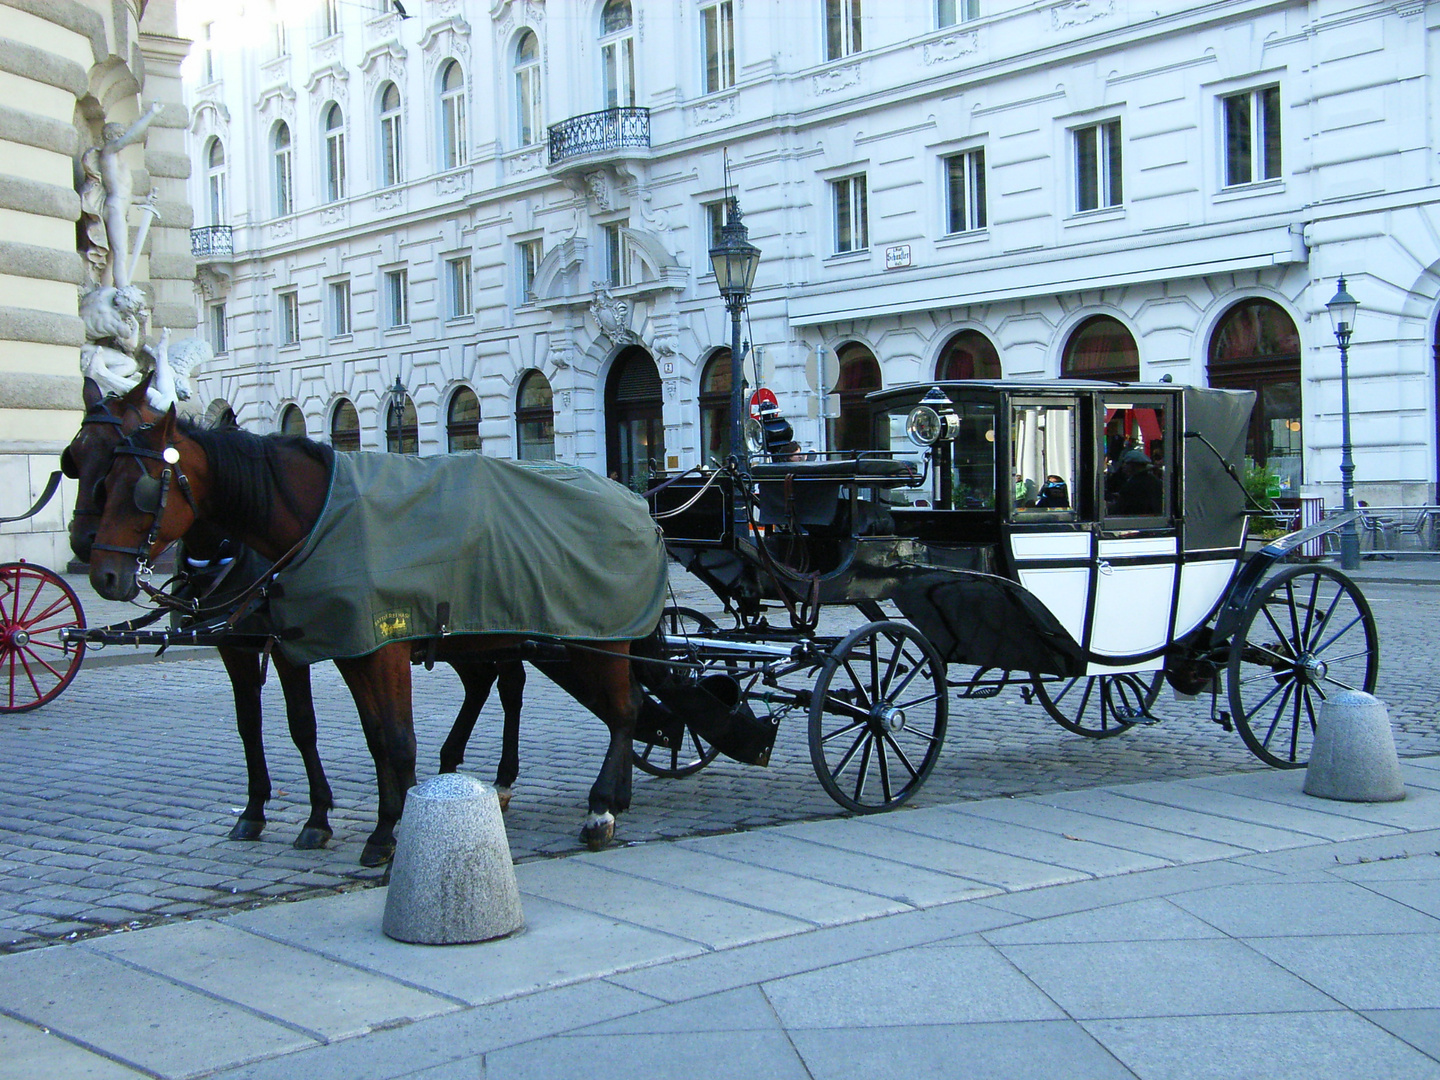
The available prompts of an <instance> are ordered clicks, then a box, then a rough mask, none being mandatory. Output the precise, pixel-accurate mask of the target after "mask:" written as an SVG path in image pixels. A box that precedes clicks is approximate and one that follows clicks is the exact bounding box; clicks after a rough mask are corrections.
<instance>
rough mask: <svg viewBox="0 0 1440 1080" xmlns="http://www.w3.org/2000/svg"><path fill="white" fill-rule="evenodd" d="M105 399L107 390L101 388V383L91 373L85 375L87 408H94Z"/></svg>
mask: <svg viewBox="0 0 1440 1080" xmlns="http://www.w3.org/2000/svg"><path fill="white" fill-rule="evenodd" d="M104 400H105V391H104V390H101V389H100V384H99V383H97V382H96V381H95V380H94V379H92V378H90V376H89V375H86V376H85V408H86V409H93V408H94V407H95V406H96V405H99V404H100V402H102V401H104Z"/></svg>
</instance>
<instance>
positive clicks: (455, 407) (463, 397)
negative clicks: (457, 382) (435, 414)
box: [445, 386, 480, 454]
mask: <svg viewBox="0 0 1440 1080" xmlns="http://www.w3.org/2000/svg"><path fill="white" fill-rule="evenodd" d="M445 445H446V447H447V448H448V449H449V451H450V453H452V454H457V453H459V452H461V451H462V450H479V449H480V399H479V398H478V397H476V396H475V391H474V390H471V389H470V388H469V387H468V386H461V387H458V388H457V389H456V390H455V393H453V394H451V395H450V407H449V408H448V409H446V410H445Z"/></svg>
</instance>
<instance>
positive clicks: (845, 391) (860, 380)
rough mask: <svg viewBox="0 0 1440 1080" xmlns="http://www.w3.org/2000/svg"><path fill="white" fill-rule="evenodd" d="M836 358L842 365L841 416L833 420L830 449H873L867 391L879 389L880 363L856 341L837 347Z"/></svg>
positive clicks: (838, 387)
mask: <svg viewBox="0 0 1440 1080" xmlns="http://www.w3.org/2000/svg"><path fill="white" fill-rule="evenodd" d="M835 359H836V360H837V361H838V362H839V366H840V380H839V382H837V383H836V384H835V393H836V395H837V396H838V397H839V398H840V416H839V417H838V418H837V419H835V420H833V421H831V423H832V424H834V427H833V429H832V435H831V439H830V449H832V450H873V449H875V446H876V442H875V433H874V431H873V430H872V429H871V422H870V410H869V408H868V407H867V406H866V405H865V395H866V394H868V393H869V392H870V391H871V390H879V389H880V364H879V362H878V361H877V360H876V359H875V354H874V353H872V352H871V351H870V350H869V349H867V348H866V347H865V346H864V345H861V344H860V343H859V342H855V341H852V342H851V343H850V344H849V345H842V346H840V348H838V349H836V350H835Z"/></svg>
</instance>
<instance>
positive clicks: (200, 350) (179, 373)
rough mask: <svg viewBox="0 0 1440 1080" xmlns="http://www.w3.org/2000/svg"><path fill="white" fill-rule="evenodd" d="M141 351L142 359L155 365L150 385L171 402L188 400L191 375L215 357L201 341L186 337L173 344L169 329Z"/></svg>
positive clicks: (206, 342) (190, 391) (192, 390)
mask: <svg viewBox="0 0 1440 1080" xmlns="http://www.w3.org/2000/svg"><path fill="white" fill-rule="evenodd" d="M140 351H141V354H142V356H147V357H149V358H150V359H151V360H152V362H153V364H154V368H155V382H154V384H153V385H154V386H155V387H156V388H157V389H159V390H160V391H162V392H163V393H164V394H165V395H166V396H167V397H168V398H169V399H170V400H172V401H173V400H179V401H189V400H190V397H191V395H192V394H193V393H194V389H193V387H192V386H191V385H190V372H191V371H193V370H194V369H195V368H196V367H197V366H199V365H200V364H203V363H205V362H206V361H208V360H212V359H214V357H215V353H214V351H213V350H212V349H211V348H210V343H209V342H208V341H206V340H205V339H204V338H198V337H188V338H180V339H179V340H178V341H175V342H172V341H171V340H170V330H169V328H168V327H167V328H166V329H164V330H161V331H160V341H159V344H157V345H156V346H155V348H154V349H151V348H150V346H148V345H147V346H145V347H143V348H142V349H141V350H140ZM153 392H154V391H152V393H153Z"/></svg>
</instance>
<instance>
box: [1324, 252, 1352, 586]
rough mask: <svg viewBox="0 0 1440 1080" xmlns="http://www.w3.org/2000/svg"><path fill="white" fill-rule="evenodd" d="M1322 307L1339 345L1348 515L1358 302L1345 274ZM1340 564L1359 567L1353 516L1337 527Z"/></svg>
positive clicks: (1342, 478)
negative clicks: (1352, 351)
mask: <svg viewBox="0 0 1440 1080" xmlns="http://www.w3.org/2000/svg"><path fill="white" fill-rule="evenodd" d="M1325 307H1326V309H1327V310H1328V311H1329V312H1330V326H1331V327H1332V328H1333V329H1334V331H1335V341H1336V343H1337V344H1338V345H1339V346H1340V490H1341V496H1342V498H1343V499H1344V506H1345V512H1346V513H1347V514H1349V513H1351V512H1352V511H1353V510H1354V509H1355V458H1354V456H1353V454H1352V453H1351V447H1350V335H1351V334H1352V333H1353V332H1354V330H1355V312H1356V311H1357V310H1358V309H1359V307H1360V304H1359V303H1358V302H1357V301H1356V299H1355V298H1354V297H1353V296H1351V295H1350V294H1349V293H1348V292H1346V291H1345V275H1343V274H1342V275H1340V280H1339V282H1337V288H1336V290H1335V295H1334V296H1333V297H1332V298H1331V300H1330V302H1329V303H1328V304H1326V305H1325ZM1340 566H1341V568H1342V569H1345V570H1358V569H1359V568H1360V534H1359V532H1358V531H1357V530H1356V528H1355V520H1354V518H1351V519H1350V520H1348V521H1346V522H1345V524H1344V525H1343V526H1342V527H1341V530H1340Z"/></svg>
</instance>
